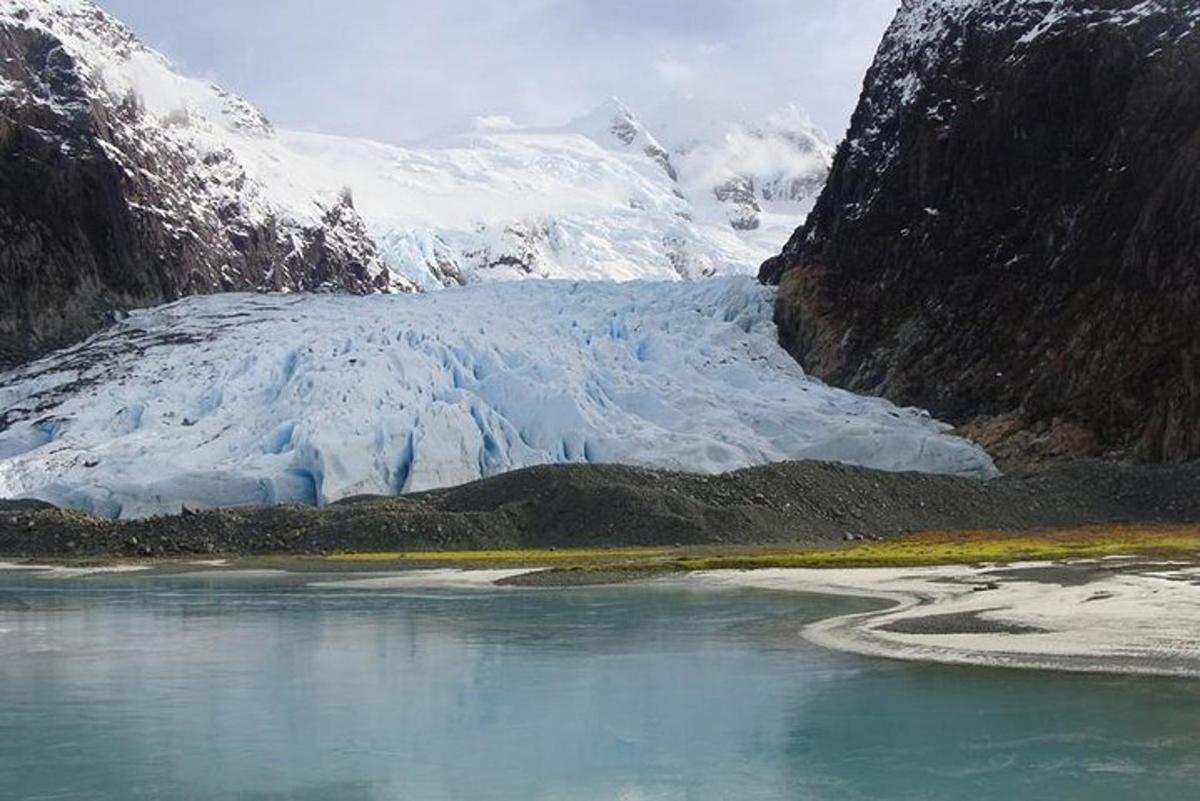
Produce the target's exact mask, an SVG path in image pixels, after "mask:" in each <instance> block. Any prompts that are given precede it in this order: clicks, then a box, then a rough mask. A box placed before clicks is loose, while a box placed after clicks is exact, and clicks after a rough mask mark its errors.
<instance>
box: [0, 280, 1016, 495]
mask: <svg viewBox="0 0 1200 801" xmlns="http://www.w3.org/2000/svg"><path fill="white" fill-rule="evenodd" d="M772 298H773V293H772V292H771V291H770V290H768V289H765V288H763V287H761V286H759V285H758V284H757V283H756V282H755V281H754V280H753V279H752V278H751V277H749V276H742V277H733V278H720V279H713V280H710V281H702V282H694V283H684V282H671V283H644V282H628V283H623V284H614V283H600V282H575V283H572V282H556V281H540V282H530V283H523V284H514V283H507V284H493V285H489V286H477V287H466V288H463V289H458V290H453V291H447V292H432V293H423V294H417V295H378V296H373V297H368V298H350V297H344V296H335V295H324V296H312V295H309V296H300V295H296V296H285V295H257V296H256V295H245V294H229V295H216V296H210V297H202V298H189V299H185V300H182V301H179V302H177V303H174V304H171V305H169V306H164V307H160V308H157V309H151V310H146V311H139V312H135V313H133V314H131V315H130V316H129V317H128V318H127V319H125V320H123V321H122V322H120V323H119V324H118V325H116V326H115V327H113V328H110V329H109V330H107V331H105V332H104V333H102V334H99V335H97V336H96V337H95V338H93V339H91V340H89V341H87V342H85V343H83V344H82V345H80V346H77V347H75V348H72V349H69V350H66V351H62V352H60V353H57V354H54V355H52V356H50V357H47V358H45V359H43V360H41V361H37V362H33V363H31V364H29V365H27V366H25V367H22V368H20V369H18V370H15V371H12V372H9V373H0V410H4V411H3V416H2V417H0V497H7V496H22V495H24V496H33V497H39V498H43V499H46V500H49V501H52V502H54V503H56V504H60V505H63V506H66V507H71V508H76V509H84V510H88V511H93V512H96V513H99V514H104V515H111V516H127V517H128V516H140V515H147V514H155V513H160V512H178V511H179V510H180V508H181V507H182V506H184V505H186V506H188V507H189V508H196V507H211V506H229V505H240V504H271V503H307V504H312V503H326V502H329V501H333V500H337V499H339V498H343V497H346V496H350V495H355V494H360V493H379V494H396V493H401V492H411V491H416V490H422V489H429V488H432V487H442V486H447V485H453V484H459V483H462V482H465V481H469V480H472V479H476V478H479V477H481V476H491V475H495V474H498V473H502V472H504V471H506V470H510V469H513V468H517V467H524V466H528V465H534V464H549V463H557V462H602V463H625V464H636V465H647V466H655V467H663V468H675V469H685V470H689V471H702V472H717V471H725V470H730V469H735V468H740V467H745V466H748V465H754V464H762V463H767V462H772V461H778V460H781V459H805V458H808V459H820V460H830V461H844V462H849V463H854V464H863V465H869V466H872V467H878V468H883V469H890V470H921V471H932V472H942V473H954V474H962V475H972V476H981V477H986V476H990V475H993V474H994V471H993V468H992V466H991V462H990V461H989V459H988V457H987V456H986V455H985V454H984V453H983V452H982V451H980V450H979V449H978V448H976V447H975V446H973V445H971V444H970V443H968V442H966V441H964V440H961V439H958V438H956V437H953V436H950V435H949V434H947V433H945V428H944V426H942V425H941V424H939V423H937V422H936V421H934V420H932V419H931V418H929V417H928V415H925V414H923V413H921V412H918V411H916V410H912V409H901V408H898V407H896V406H893V405H892V404H890V403H888V402H887V401H882V400H879V399H875V398H862V397H858V396H856V395H852V394H850V393H848V392H844V391H841V390H837V389H832V388H830V387H827V386H825V385H824V384H822V383H820V382H819V381H813V380H810V379H809V378H807V377H806V376H805V374H804V372H803V371H802V370H801V369H800V368H799V366H797V365H796V363H795V362H794V361H793V360H792V359H791V357H790V356H788V354H787V353H786V352H785V351H783V349H781V348H780V347H779V346H778V344H777V342H776V331H775V327H774V325H773V324H772V323H771V320H770V317H771V312H772Z"/></svg>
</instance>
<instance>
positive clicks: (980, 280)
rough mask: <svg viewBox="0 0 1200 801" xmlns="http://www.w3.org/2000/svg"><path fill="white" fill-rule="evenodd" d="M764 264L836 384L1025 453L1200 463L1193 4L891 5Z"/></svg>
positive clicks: (1197, 51) (792, 327)
mask: <svg viewBox="0 0 1200 801" xmlns="http://www.w3.org/2000/svg"><path fill="white" fill-rule="evenodd" d="M762 278H763V279H764V280H766V281H769V282H778V283H779V284H780V297H779V306H778V320H779V323H780V328H781V335H782V338H783V341H784V344H785V345H786V346H787V347H788V348H789V349H790V350H791V351H792V352H793V353H794V354H795V355H796V356H797V357H798V358H799V359H800V361H801V362H802V363H803V364H804V365H805V366H806V367H807V368H808V369H809V370H811V371H812V372H814V373H816V374H818V375H820V376H821V377H823V378H825V379H827V380H829V381H831V382H832V383H836V384H839V385H842V386H846V387H848V388H850V389H854V390H857V391H861V392H868V393H878V394H883V395H887V396H888V397H890V398H892V399H894V400H896V401H898V402H901V403H910V404H916V405H921V406H924V407H926V408H929V409H930V410H932V411H933V412H934V413H935V414H937V415H939V416H942V417H944V418H946V419H950V420H952V421H955V422H959V423H966V422H970V423H971V425H970V426H968V429H967V430H968V431H975V432H976V433H978V434H979V436H980V438H981V439H982V440H983V441H984V444H985V445H988V444H991V445H996V446H998V447H1000V448H1001V449H1003V447H1004V446H1005V444H1006V443H1007V444H1009V445H1013V444H1014V443H1015V447H1017V449H1019V450H1023V451H1025V454H1024V455H1025V456H1026V457H1028V456H1031V455H1033V456H1046V455H1080V454H1086V453H1093V452H1094V453H1113V454H1121V455H1126V456H1133V457H1136V458H1140V459H1144V460H1149V461H1173V460H1183V459H1190V458H1195V457H1198V456H1200V7H1198V6H1197V5H1196V4H1195V3H1193V2H1183V1H1182V0H1178V1H1176V0H1160V2H1151V3H1144V2H1140V0H1053V1H1050V0H1025V1H1024V2H1022V1H1020V0H995V1H993V0H909V2H906V3H904V7H903V8H902V9H901V11H900V12H899V14H898V16H897V18H896V20H895V22H894V23H893V24H892V27H891V28H890V29H889V31H888V33H887V35H886V37H885V39H884V42H883V44H882V46H881V48H880V51H879V54H878V56H877V58H876V62H875V64H874V66H873V67H872V68H871V70H870V72H869V73H868V75H867V79H866V84H865V87H864V92H863V95H862V98H861V101H860V104H859V107H858V109H857V111H856V112H855V115H854V118H853V121H852V124H851V129H850V132H849V135H848V137H847V140H846V142H845V143H843V144H842V146H841V147H840V149H839V151H838V154H837V158H836V160H835V163H834V167H833V172H832V175H831V177H830V179H829V182H828V184H827V185H826V188H825V190H824V193H823V194H822V196H821V198H820V201H819V202H818V204H817V207H816V209H815V211H814V212H813V214H812V215H811V216H810V217H809V219H808V222H807V224H806V226H805V227H804V228H802V229H801V230H799V231H797V232H796V235H795V236H794V237H793V238H792V240H791V241H790V242H789V243H788V244H787V246H786V247H785V249H784V251H783V253H782V254H781V255H780V256H778V257H776V258H774V259H772V260H770V261H769V262H767V263H766V264H765V265H764V266H763V270H762ZM988 440H991V442H989V441H988Z"/></svg>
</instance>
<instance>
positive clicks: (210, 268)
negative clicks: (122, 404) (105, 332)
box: [0, 0, 389, 364]
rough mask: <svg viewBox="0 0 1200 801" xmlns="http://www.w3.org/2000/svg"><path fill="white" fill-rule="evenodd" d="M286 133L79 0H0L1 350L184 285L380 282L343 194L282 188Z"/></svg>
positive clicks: (72, 332)
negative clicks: (280, 161)
mask: <svg viewBox="0 0 1200 801" xmlns="http://www.w3.org/2000/svg"><path fill="white" fill-rule="evenodd" d="M278 147H280V145H279V143H278V141H277V139H276V137H275V133H274V131H273V129H272V128H271V125H270V124H269V123H268V122H267V121H266V119H265V118H263V117H262V115H261V114H259V113H258V112H257V111H256V110H255V109H254V108H252V107H251V106H250V105H249V104H248V103H246V102H245V101H244V100H241V99H240V98H238V97H235V96H233V95H230V94H228V93H226V92H224V91H222V90H221V89H219V88H218V87H216V86H213V85H211V84H208V83H205V82H200V81H191V80H188V79H185V78H182V77H181V76H179V75H178V74H177V73H175V72H174V70H173V69H172V68H171V66H170V64H168V63H167V62H166V60H165V59H163V57H162V56H160V55H158V54H157V53H154V52H153V51H150V50H148V49H146V48H144V47H142V46H141V45H140V44H139V43H138V41H137V40H136V39H135V38H134V37H133V35H132V34H131V33H130V32H129V31H128V30H127V29H125V28H124V27H123V26H122V25H121V24H120V23H118V22H116V21H115V20H114V19H112V18H111V17H109V16H108V15H107V14H105V13H104V12H103V11H101V10H100V9H99V8H97V7H96V6H95V5H93V4H92V3H90V2H87V0H0V364H3V363H4V362H13V361H17V360H19V359H22V358H25V357H27V356H29V355H32V354H35V353H38V352H41V351H44V350H47V349H49V348H52V347H55V346H57V345H61V344H63V343H66V342H69V341H72V340H74V339H78V338H79V337H81V336H84V335H86V334H89V333H91V332H92V331H94V330H96V329H97V328H98V327H100V326H101V325H103V323H104V322H105V320H106V319H108V317H109V316H110V315H111V314H113V313H114V312H118V311H119V310H122V309H127V308H131V307H138V306H146V305H150V304H155V303H160V302H163V301H168V300H173V299H175V298H178V297H180V296H183V295H189V294H197V293H207V292H216V291H225V290H233V289H274V290H290V289H295V290H299V289H309V290H311V289H319V288H336V289H341V290H348V291H352V292H365V291H369V290H372V289H376V288H383V287H386V286H388V284H389V280H388V276H387V274H386V270H384V269H383V268H382V267H380V265H379V262H378V258H377V256H376V254H375V247H374V245H373V243H372V242H371V240H370V239H369V238H368V237H367V235H366V230H365V227H364V226H363V223H362V221H361V219H360V218H359V217H358V215H357V213H356V212H355V210H354V208H353V203H352V201H351V200H350V196H349V194H348V193H343V194H341V195H339V194H338V193H337V192H336V191H333V192H328V191H326V192H324V193H322V192H320V191H316V190H313V189H311V188H309V187H304V186H299V187H297V186H286V190H281V188H280V182H279V181H278V180H271V179H272V178H273V177H274V176H269V175H267V174H266V173H267V172H269V170H270V169H271V165H272V163H273V162H272V151H273V150H274V149H276V148H278Z"/></svg>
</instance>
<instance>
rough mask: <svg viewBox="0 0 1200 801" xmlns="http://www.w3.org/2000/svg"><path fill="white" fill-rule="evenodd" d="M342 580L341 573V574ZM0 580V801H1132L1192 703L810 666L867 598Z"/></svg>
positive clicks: (1175, 752)
mask: <svg viewBox="0 0 1200 801" xmlns="http://www.w3.org/2000/svg"><path fill="white" fill-rule="evenodd" d="M342 578H344V577H342ZM313 580H314V577H312V576H299V577H297V576H269V575H261V574H260V575H246V576H240V577H224V578H212V577H203V576H192V577H178V576H177V577H170V578H165V577H164V578H155V577H132V576H123V577H118V576H108V577H91V578H75V579H70V580H57V579H53V580H52V579H46V578H40V577H37V576H34V575H30V574H19V573H0V799H4V800H5V801H24V800H27V801H33V799H38V801H43V800H44V799H80V800H82V799H87V801H106V800H108V799H112V801H136V800H138V799H164V800H166V801H190V800H191V799H197V800H199V799H204V800H205V801H212V800H219V801H225V800H226V799H228V800H230V801H385V800H386V801H392V800H393V799H394V800H396V801H492V800H493V799H494V800H495V801H710V800H711V801H717V800H718V799H721V800H728V801H759V800H761V801H805V800H806V799H812V801H840V800H842V799H849V800H851V801H854V800H856V799H880V800H886V801H896V800H897V799H913V800H914V801H916V799H920V800H921V801H940V800H941V799H945V801H964V799H971V801H992V800H994V801H1012V799H1022V801H1032V800H1035V799H1046V801H1067V800H1068V799H1080V800H1081V801H1084V800H1086V801H1105V800H1106V799H1113V801H1117V800H1118V799H1120V800H1121V801H1125V800H1126V799H1130V798H1138V799H1145V800H1146V801H1149V800H1150V799H1164V800H1167V801H1174V800H1175V799H1180V800H1183V799H1193V798H1196V797H1197V792H1198V788H1200V683H1196V682H1187V681H1173V680H1162V679H1140V678H1127V677H1104V676H1085V675H1067V674H1055V673H1044V672H1025V671H1006V670H989V669H975V668H959V667H943V666H933V665H920V664H909V663H901V662H891V661H887V660H882V659H869V658H864V657H857V656H852V655H847V654H841V653H836V652H831V651H826V650H822V649H820V648H818V647H816V646H813V645H809V644H807V643H805V642H804V641H803V640H802V639H801V638H800V637H799V636H798V635H797V632H798V629H799V628H800V627H801V626H802V625H803V624H804V623H805V622H806V621H811V620H815V619H818V618H823V617H829V616H832V615H836V614H841V613H846V612H849V611H855V610H861V609H866V608H869V607H870V603H869V602H866V601H857V600H853V599H834V598H823V597H817V596H807V595H797V594H787V593H772V592H766V591H747V590H714V591H698V590H696V589H685V588H679V587H674V588H668V587H632V586H627V587H622V588H611V589H589V590H505V591H497V590H449V589H442V590H421V591H411V590H407V591H375V590H372V591H364V590H344V589H329V588H312V587H310V586H307V583H308V582H311V581H313Z"/></svg>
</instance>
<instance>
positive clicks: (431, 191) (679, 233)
mask: <svg viewBox="0 0 1200 801" xmlns="http://www.w3.org/2000/svg"><path fill="white" fill-rule="evenodd" d="M712 135H713V139H712V140H711V141H704V142H700V143H695V142H689V143H687V145H686V146H685V147H680V148H678V149H675V150H673V151H672V150H669V149H668V148H667V147H665V146H664V145H662V144H661V143H660V142H659V141H658V140H657V139H656V138H655V137H654V135H653V133H652V132H651V131H650V130H648V129H647V127H646V126H645V125H643V124H642V123H641V122H640V121H639V120H638V118H637V117H636V116H635V115H634V114H633V112H631V111H630V110H629V109H628V108H627V107H625V106H624V105H623V104H622V103H621V102H620V101H619V100H616V99H613V100H610V101H608V102H606V103H604V104H603V105H601V106H600V107H598V108H597V109H596V110H595V111H594V112H592V113H591V114H589V115H586V116H585V117H583V118H581V119H577V120H574V121H572V122H570V123H568V124H567V125H565V126H562V127H559V128H525V127H521V126H518V125H516V124H515V123H513V122H512V121H511V120H508V119H506V118H503V117H490V118H481V119H477V120H475V121H473V122H472V123H471V124H469V125H467V126H465V127H464V128H463V129H462V130H458V131H449V132H444V133H442V134H439V135H437V136H435V137H431V138H429V139H427V140H424V141H422V142H421V143H419V144H417V145H415V146H411V147H397V146H391V145H383V144H380V143H377V142H367V141H360V140H352V139H345V138H340V137H328V136H319V135H314V134H300V133H289V134H285V135H284V140H285V141H286V143H287V144H288V145H289V146H290V147H291V148H292V149H293V150H294V151H295V152H296V153H298V154H302V155H303V156H305V157H307V158H308V159H310V160H311V161H312V162H316V163H319V164H321V165H324V166H326V167H328V168H329V169H330V173H331V174H330V177H329V179H328V180H329V181H331V182H332V181H337V180H340V181H343V182H345V184H346V185H347V186H348V187H349V189H350V190H351V191H352V193H353V197H354V200H355V206H356V208H357V209H358V210H359V211H360V212H361V213H362V215H363V216H364V218H365V219H366V221H367V224H368V227H369V229H370V231H371V233H372V235H373V237H374V239H375V241H376V243H377V245H378V247H379V250H380V253H381V255H382V257H383V259H384V260H385V262H386V263H387V266H388V268H389V269H390V270H391V271H392V272H393V273H394V274H395V275H398V276H403V277H404V278H405V279H407V280H409V281H411V282H413V283H415V284H416V285H418V286H421V287H423V288H433V287H435V286H439V285H449V284H464V283H472V282H476V281H487V280H508V279H514V278H529V277H533V278H569V279H583V280H596V279H601V280H603V279H607V280H630V279H677V278H685V279H694V278H700V277H706V276H711V275H718V274H731V273H746V272H750V271H751V266H752V265H754V264H757V263H760V262H761V260H762V259H763V258H765V257H766V255H767V254H769V253H770V252H772V251H773V250H774V249H776V248H778V246H779V243H780V242H782V241H784V240H785V239H786V238H787V236H788V234H789V233H790V231H791V230H792V229H793V228H794V227H795V225H796V224H797V222H798V221H802V220H803V219H804V216H805V215H806V214H807V213H808V210H809V209H810V208H811V206H812V203H813V202H814V201H815V199H816V195H817V193H818V192H819V191H820V187H821V184H822V183H823V181H824V178H825V175H826V173H827V171H828V166H829V163H830V161H831V160H832V155H833V150H832V148H831V147H829V146H828V145H827V144H825V143H824V140H822V139H821V138H820V136H819V134H817V133H816V131H815V129H813V128H812V126H811V124H810V123H808V122H807V121H806V120H805V119H804V118H803V117H802V115H800V114H799V113H798V112H792V114H791V116H785V115H781V116H779V117H778V118H777V119H775V120H773V121H772V122H771V123H770V124H769V125H768V126H766V127H763V128H758V129H747V128H742V127H740V126H732V125H731V126H728V127H721V128H716V129H713V130H712Z"/></svg>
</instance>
